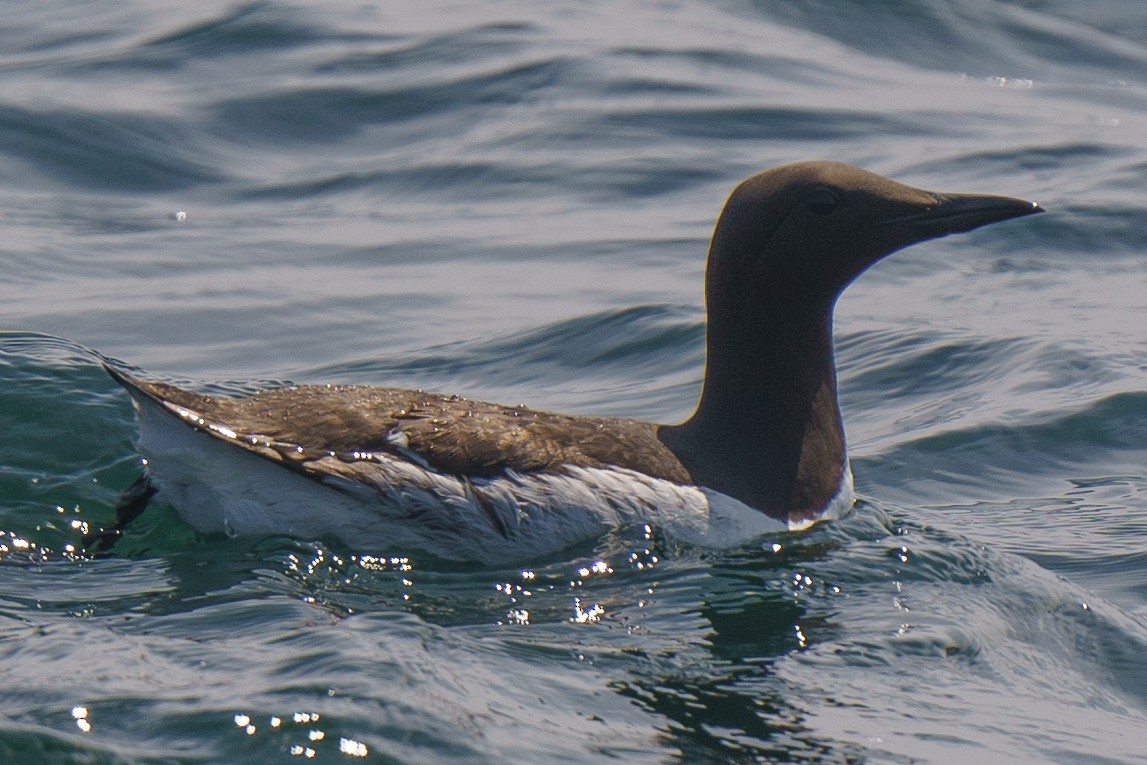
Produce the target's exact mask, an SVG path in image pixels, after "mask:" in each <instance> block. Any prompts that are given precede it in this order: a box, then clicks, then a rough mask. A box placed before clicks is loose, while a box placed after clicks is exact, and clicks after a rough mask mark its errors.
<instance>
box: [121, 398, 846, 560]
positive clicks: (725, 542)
mask: <svg viewBox="0 0 1147 765" xmlns="http://www.w3.org/2000/svg"><path fill="white" fill-rule="evenodd" d="M137 410H138V412H139V434H140V435H139V449H140V451H141V452H142V453H143V454H144V456H146V457H147V459H148V464H149V468H148V469H149V471H150V474H151V477H152V480H153V482H154V483H155V484H156V486H157V487H158V488H159V489H160V498H161V499H163V500H165V501H166V502H168V503H169V504H171V505H172V506H173V507H174V508H175V509H176V510H177V511H178V512H179V514H180V516H182V517H183V519H184V520H185V521H187V523H188V524H190V525H191V526H192V527H193V528H195V529H196V530H197V531H199V532H201V533H223V534H227V535H229V536H238V535H260V534H286V535H289V536H293V537H296V538H302V539H337V540H339V541H341V542H342V543H344V544H346V545H348V546H349V547H351V548H353V549H355V550H358V551H362V552H368V551H369V552H390V551H405V550H422V551H426V552H430V553H432V554H434V555H436V556H439V557H442V558H446V559H452V560H471V561H481V562H485V563H495V562H497V563H506V562H511V561H516V560H521V559H527V558H536V557H539V556H544V555H547V554H550V553H553V552H557V551H559V550H562V549H564V548H566V547H568V546H570V545H572V544H576V543H578V542H582V541H586V540H590V539H595V538H597V537H600V536H601V535H602V534H604V533H605V532H607V531H609V530H611V529H616V528H621V527H628V526H635V525H638V524H643V523H647V524H650V525H652V526H655V527H657V528H659V529H660V530H662V531H664V532H666V533H668V534H669V535H671V536H673V537H674V538H677V539H679V540H680V541H682V542H685V543H687V544H693V545H699V546H703V547H711V548H728V547H735V546H741V545H744V544H746V543H748V542H750V541H752V540H754V539H755V538H757V537H760V536H762V535H764V534H769V533H776V532H778V531H786V530H790V528H789V525H788V524H785V523H784V522H782V521H778V520H776V519H773V518H770V517H769V516H767V515H765V514H764V513H761V512H759V511H757V510H753V509H752V508H750V507H748V506H747V505H745V504H744V503H742V502H740V501H738V500H735V499H732V498H730V497H727V496H725V495H723V494H720V493H718V492H714V491H711V490H708V489H702V488H698V487H696V486H682V485H679V484H675V483H673V482H671V481H666V480H662V479H658V478H651V477H650V476H647V475H644V474H641V473H636V472H634V471H631V470H625V469H621V468H611V469H603V468H584V467H572V466H571V467H569V468H567V469H566V470H565V471H564V472H562V473H530V474H521V473H515V472H513V471H507V472H506V473H505V474H503V475H500V476H498V477H495V478H475V479H472V480H464V479H460V478H458V477H456V476H453V475H445V474H442V473H437V472H435V471H433V470H429V469H427V468H426V467H425V466H423V465H421V464H416V463H414V462H410V461H407V460H404V459H401V458H398V457H393V456H391V455H388V454H382V453H376V454H373V455H370V458H369V459H361V460H354V461H344V460H343V459H339V458H338V457H335V456H328V457H324V458H322V459H320V460H317V461H315V462H311V463H309V465H310V469H311V474H310V475H303V474H302V473H301V466H299V467H296V468H292V467H287V466H285V465H282V464H276V463H275V462H272V461H271V460H269V459H266V458H264V457H261V456H259V455H257V454H253V453H250V452H248V451H246V450H245V449H243V448H242V447H240V446H238V445H234V444H229V443H227V442H226V441H224V440H221V439H220V438H218V437H216V436H212V435H208V434H207V433H203V432H200V431H198V430H195V429H193V428H192V427H189V425H188V424H186V423H184V422H180V419H179V418H180V417H182V418H183V419H196V418H195V414H194V413H193V412H187V413H184V412H182V411H179V412H178V416H173V415H175V414H176V412H173V411H171V410H166V409H164V408H163V407H162V406H161V405H159V404H157V403H156V402H154V401H152V400H151V399H148V398H146V397H143V396H140V397H139V398H138V399H137ZM206 426H207V427H211V426H210V425H206ZM214 429H215V430H216V431H218V432H219V433H220V435H223V436H224V437H233V436H231V434H230V433H229V432H227V430H226V429H225V428H220V427H215V428H214ZM314 476H319V477H321V480H316V478H315V477H314ZM851 506H852V474H851V471H847V470H846V478H845V480H844V481H842V484H841V488H840V491H839V492H838V494H837V496H836V497H835V498H834V499H833V502H832V503H831V504H830V505H829V507H828V508H826V515H825V516H824V518H825V519H826V520H828V519H830V518H838V517H840V516H842V515H844V514H845V513H846V512H847V511H848V509H849V508H850V507H851ZM809 525H812V524H811V523H805V524H802V525H801V526H800V528H804V527H807V526H809ZM795 528H796V527H795V526H794V529H795Z"/></svg>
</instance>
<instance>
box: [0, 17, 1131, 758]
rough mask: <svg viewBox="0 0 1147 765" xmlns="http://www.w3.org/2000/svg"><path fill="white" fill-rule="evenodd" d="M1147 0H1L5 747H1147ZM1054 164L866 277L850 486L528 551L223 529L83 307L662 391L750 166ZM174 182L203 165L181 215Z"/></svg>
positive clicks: (337, 352)
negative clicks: (1032, 213)
mask: <svg viewBox="0 0 1147 765" xmlns="http://www.w3.org/2000/svg"><path fill="white" fill-rule="evenodd" d="M1145 41H1147V5H1144V4H1142V3H1137V2H1132V0H1094V1H1093V2H1090V3H1086V4H1080V3H1077V2H1066V0H1023V1H1021V0H1014V1H1013V0H923V1H921V2H906V1H905V0H844V1H843V2H827V1H825V0H788V1H786V2H764V1H758V2H748V1H745V0H727V1H712V2H702V0H681V1H679V2H651V1H647V2H632V1H630V0H620V2H609V3H605V2H589V3H584V2H583V3H547V4H535V3H526V2H520V1H518V0H504V1H497V2H489V3H481V4H475V3H449V2H431V3H410V2H403V1H402V0H396V1H395V2H390V3H384V4H369V3H362V2H342V1H341V0H335V1H334V2H328V3H324V4H322V5H313V6H308V5H305V4H294V5H292V4H286V3H280V2H265V3H255V4H239V3H232V2H210V1H208V2H201V3H176V2H170V1H169V0H140V1H139V2H127V1H126V0H124V1H123V2H112V3H109V2H79V3H68V4H43V3H27V4H20V5H10V6H9V7H7V8H6V9H5V23H4V24H3V25H0V75H2V76H0V178H2V179H3V183H2V184H0V266H2V268H0V329H3V330H5V332H4V333H3V334H0V429H2V432H3V434H4V438H3V439H2V440H0V677H3V680H4V687H5V692H4V693H3V694H2V695H0V762H4V763H169V762H181V763H182V762H187V763H193V762H204V763H222V762H227V763H269V762H288V761H296V760H300V759H301V760H308V759H313V760H315V761H320V762H355V761H369V762H385V763H448V762H457V763H514V762H518V763H539V762H545V763H549V762H599V761H602V760H606V759H608V760H613V761H619V762H625V763H654V762H656V763H674V762H680V763H707V762H709V763H726V762H732V763H750V762H800V763H845V762H847V763H866V762H873V763H883V762H888V763H908V762H929V763H966V762H970V761H989V762H1055V763H1097V762H1110V763H1114V762H1136V761H1141V760H1142V757H1143V754H1144V751H1145V749H1147V739H1145V737H1144V730H1147V728H1145V724H1147V661H1145V660H1144V656H1147V566H1145V563H1147V443H1145V441H1144V434H1145V433H1147V371H1145V359H1147V354H1145V347H1144V344H1145V341H1147V322H1144V320H1143V319H1142V317H1143V316H1144V315H1145V311H1147V263H1145V262H1144V256H1145V252H1144V251H1145V249H1147V201H1145V196H1144V193H1143V192H1144V189H1147V42H1145ZM810 158H829V159H837V160H843V161H847V162H852V163H855V164H859V165H862V166H864V167H867V168H869V169H871V170H875V171H877V172H881V173H884V174H887V175H891V176H893V177H895V178H896V179H898V180H901V181H904V182H907V183H911V184H914V185H918V186H922V187H925V188H930V189H934V190H945V191H978V192H987V193H998V194H1009V195H1015V196H1022V197H1025V198H1032V199H1037V200H1038V201H1039V202H1040V203H1041V204H1043V205H1044V206H1045V207H1047V208H1048V210H1049V211H1050V212H1049V213H1048V214H1047V215H1044V216H1040V217H1039V218H1036V219H1030V220H1024V221H1021V222H1016V223H1011V224H1006V225H1001V226H993V227H990V228H988V229H984V230H981V231H977V232H975V233H974V234H971V235H968V236H963V237H956V238H950V239H945V240H941V241H936V242H931V243H928V244H926V245H923V246H920V247H916V248H914V249H912V250H909V251H906V252H904V253H901V254H898V255H896V256H894V257H892V258H891V259H889V260H887V261H885V262H884V263H882V264H880V265H879V266H877V267H876V268H875V269H873V271H871V272H870V273H868V274H867V275H865V276H864V277H863V278H861V279H860V280H859V281H858V282H857V283H856V284H855V285H853V286H852V287H851V288H850V289H849V291H848V292H847V293H846V294H845V296H844V298H843V299H842V300H841V302H840V304H839V306H838V310H837V348H838V362H839V364H840V376H841V388H842V405H843V409H844V412H845V419H846V425H847V429H848V435H849V441H850V447H851V451H852V453H853V457H854V468H855V471H856V480H857V488H858V491H859V493H860V494H861V496H862V500H861V502H860V503H859V505H858V506H857V508H856V510H855V512H854V513H853V514H852V515H851V516H850V517H849V518H847V519H846V520H844V521H842V522H839V523H836V524H832V525H828V526H824V527H821V528H817V529H815V530H813V531H811V532H809V533H806V534H803V535H793V536H779V537H776V538H770V539H766V540H762V542H761V543H760V544H758V545H754V546H752V547H751V548H749V549H743V550H733V551H728V552H724V553H720V554H717V553H711V552H705V551H702V550H696V549H689V548H682V547H678V546H675V545H673V544H671V543H669V542H668V541H667V540H665V539H664V538H661V537H660V536H659V535H658V533H657V531H656V529H654V530H652V531H650V532H649V533H645V532H644V531H643V530H626V531H623V532H620V533H618V534H616V535H613V536H611V537H609V538H607V539H602V540H599V541H598V542H596V543H595V544H592V545H587V546H585V547H584V548H583V549H576V550H571V551H568V552H567V553H564V554H562V555H560V556H557V557H555V558H554V559H549V560H539V561H535V562H532V563H531V564H530V565H529V566H526V567H524V568H523V567H515V568H507V569H505V570H498V569H494V570H491V569H488V568H476V567H467V566H458V565H447V564H443V563H441V562H437V561H434V560H429V559H424V558H422V557H419V556H417V555H413V554H409V552H408V551H403V550H379V551H377V552H376V554H374V555H364V554H362V553H361V552H359V553H357V554H355V553H352V551H349V550H343V549H339V548H337V547H334V546H330V545H327V544H324V543H323V542H322V541H313V542H310V541H299V540H288V539H234V540H229V539H203V538H198V537H196V536H195V535H194V534H193V533H192V532H191V531H189V530H188V529H187V527H186V526H184V525H183V524H182V523H181V522H180V521H179V519H178V518H177V516H176V515H175V514H174V512H173V511H172V510H171V509H170V508H167V507H163V506H156V507H153V508H152V509H151V510H150V511H149V512H148V513H147V514H145V515H144V517H143V518H141V519H140V522H139V523H138V524H137V525H136V526H135V527H133V529H132V530H131V532H130V533H129V535H128V536H127V538H126V539H125V540H123V542H122V543H121V544H120V545H119V546H118V547H117V548H116V550H115V553H114V554H113V555H111V556H108V557H104V558H99V559H89V558H84V557H82V556H79V555H77V554H76V552H75V550H76V545H77V544H78V542H79V538H80V536H81V533H82V532H83V530H84V529H86V528H89V527H102V526H106V525H108V524H110V522H111V521H112V518H113V515H114V513H113V509H112V508H113V506H114V503H115V500H116V497H117V496H118V492H119V491H120V490H121V489H122V488H124V487H125V486H126V485H127V484H128V483H130V481H131V480H132V478H133V477H134V474H135V471H136V470H137V466H138V460H139V457H138V455H137V454H136V452H135V451H134V449H133V446H132V441H131V439H132V433H133V422H132V415H131V410H130V407H129V404H128V400H127V397H126V395H124V394H123V393H122V391H120V390H119V389H118V388H117V386H116V385H115V384H114V383H113V382H112V381H111V380H110V379H108V378H107V377H106V376H105V375H104V374H103V373H102V371H100V369H99V367H98V356H97V355H96V353H95V352H96V351H98V352H100V353H103V354H106V355H108V356H111V357H116V358H119V359H123V360H124V361H126V362H129V363H131V364H134V365H138V366H139V367H142V368H144V369H146V370H148V371H149V372H151V373H154V374H156V375H158V376H161V377H164V378H166V379H169V380H172V381H177V382H181V383H185V384H189V385H192V386H194V387H198V388H201V389H207V390H216V391H220V392H244V391H251V390H254V389H256V388H258V387H261V386H265V385H269V384H274V383H276V382H282V381H288V380H290V381H300V382H302V381H307V382H355V383H375V384H392V385H408V386H418V387H424V388H430V389H436V390H442V391H447V392H458V393H462V394H465V395H467V396H470V397H473V398H484V399H488V400H494V401H503V402H507V403H517V402H524V403H527V404H530V405H532V406H535V407H541V408H553V409H559V410H564V411H577V412H587V413H590V412H592V413H602V414H620V415H626V416H634V417H642V418H650V419H657V420H661V421H676V420H678V419H680V418H682V417H684V416H685V415H687V414H688V413H689V411H691V409H692V406H693V405H694V403H695V401H696V396H697V394H698V390H699V382H700V376H701V371H702V363H703V358H704V348H703V340H704V335H703V332H704V330H703V327H704V325H703V320H704V314H703V307H702V299H701V280H702V269H703V266H704V256H705V252H706V246H707V239H708V235H709V233H710V231H711V227H712V224H713V221H714V219H715V217H716V214H717V212H718V211H719V209H720V206H721V204H722V202H723V200H724V198H725V195H726V194H727V193H728V192H729V190H731V189H732V187H733V186H734V185H735V184H736V183H737V182H739V181H740V180H741V179H743V178H744V177H747V176H748V175H750V174H753V173H755V172H758V171H760V170H763V169H766V168H768V167H771V166H774V165H777V164H782V163H785V162H790V161H795V160H801V159H810ZM177 213H182V214H181V215H180V214H177Z"/></svg>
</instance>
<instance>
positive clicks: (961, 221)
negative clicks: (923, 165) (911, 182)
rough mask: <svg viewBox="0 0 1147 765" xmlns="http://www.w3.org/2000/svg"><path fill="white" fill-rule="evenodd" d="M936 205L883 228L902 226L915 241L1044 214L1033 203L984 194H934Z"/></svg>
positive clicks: (901, 218)
mask: <svg viewBox="0 0 1147 765" xmlns="http://www.w3.org/2000/svg"><path fill="white" fill-rule="evenodd" d="M932 196H933V197H934V198H935V199H936V204H935V205H930V206H928V208H927V209H924V210H921V211H920V212H915V213H911V214H909V215H902V216H899V217H896V218H893V219H891V220H886V221H884V222H883V225H886V226H888V225H892V226H897V227H903V228H904V229H905V230H906V231H909V232H911V233H912V234H913V235H914V237H915V238H916V239H917V241H923V240H925V239H934V238H936V237H939V236H947V235H948V234H961V233H964V232H966V231H972V230H973V229H977V228H979V227H980V226H986V225H988V224H989V223H999V222H1000V221H1005V220H1011V219H1012V218H1021V217H1023V216H1025V215H1034V214H1035V213H1041V212H1043V211H1044V210H1043V208H1042V207H1040V206H1039V204H1037V203H1036V202H1029V201H1027V200H1026V199H1014V198H1012V197H1000V196H990V195H984V194H933V195H932Z"/></svg>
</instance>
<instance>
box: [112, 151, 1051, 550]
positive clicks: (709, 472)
mask: <svg viewBox="0 0 1147 765" xmlns="http://www.w3.org/2000/svg"><path fill="white" fill-rule="evenodd" d="M1038 212H1041V209H1040V207H1039V206H1038V205H1036V204H1034V203H1032V202H1026V201H1023V200H1019V199H1011V198H1008V197H997V196H982V195H963V194H947V195H945V194H936V193H933V192H928V191H923V190H920V189H915V188H912V187H910V186H905V185H903V184H900V183H897V182H895V181H892V180H889V179H887V178H883V177H881V176H879V175H876V174H875V173H870V172H867V171H865V170H861V169H858V168H855V167H851V166H849V165H844V164H840V163H835V162H803V163H799V164H794V165H787V166H785V167H780V168H776V169H774V170H770V171H768V172H765V173H761V174H760V175H756V176H754V177H752V178H750V179H748V180H747V181H745V182H744V183H742V184H741V185H740V186H738V187H737V188H736V189H735V190H734V191H733V193H732V195H731V196H730V197H729V199H728V201H727V202H726V204H725V207H724V210H723V211H722V213H721V216H720V218H719V219H718V222H717V227H716V230H715V231H714V234H713V239H712V244H711V246H710V249H709V260H708V267H707V270H706V307H707V311H708V328H707V336H706V342H707V359H706V370H705V380H704V387H703V390H702V394H701V399H700V402H699V403H698V405H697V409H696V411H695V412H694V414H693V415H692V416H691V417H690V418H689V419H688V420H686V421H685V422H683V423H681V424H680V425H656V424H653V423H647V422H638V421H634V420H626V419H618V418H606V417H576V416H571V415H563V414H553V413H549V412H539V411H536V410H532V409H527V408H524V407H507V406H500V405H497V404H489V403H484V402H478V401H468V400H466V399H463V398H459V397H456V396H442V395H438V394H433V393H424V392H422V391H412V390H398V389H387V388H371V387H358V386H353V387H341V386H298V387H290V388H284V389H281V390H271V391H266V392H263V393H259V394H256V395H254V396H250V397H246V398H221V397H212V396H203V395H199V394H196V393H192V392H188V391H184V390H180V389H178V388H175V387H173V386H170V385H165V384H163V383H155V382H143V381H140V380H138V379H135V378H134V377H130V376H128V375H126V374H124V373H122V372H118V371H116V370H114V369H111V368H109V372H110V373H111V374H112V375H113V376H114V377H115V378H116V379H117V380H119V381H120V382H121V383H122V384H123V385H124V386H125V387H126V388H128V390H129V391H130V392H131V393H132V395H133V396H135V397H136V398H137V399H141V398H146V399H147V400H148V401H150V402H155V403H158V404H159V405H160V407H161V408H162V409H163V410H165V411H167V412H169V413H171V414H172V415H173V416H176V417H180V418H181V419H182V420H183V421H184V422H185V423H187V424H188V425H190V426H192V427H193V428H196V429H198V430H201V431H203V432H205V433H208V434H210V435H211V436H213V437H215V438H218V439H222V440H224V441H226V442H228V443H231V444H234V445H236V446H238V447H241V448H243V449H245V450H247V451H249V452H253V453H255V454H257V455H259V456H261V457H266V458H268V459H270V460H272V461H274V462H278V463H280V464H284V465H287V466H290V467H291V468H292V469H294V470H295V471H297V472H302V473H304V474H306V475H310V476H311V477H315V478H323V477H324V476H325V475H329V474H330V473H331V471H334V472H338V473H340V474H342V473H344V472H350V473H354V472H355V470H356V469H357V468H358V467H361V466H356V465H349V464H347V463H353V462H357V461H363V460H372V459H375V455H383V454H385V455H390V456H391V457H397V458H400V459H402V460H408V461H410V462H411V463H413V464H417V465H420V466H422V467H426V468H428V469H429V470H430V471H433V472H434V473H436V474H441V475H450V476H454V477H456V479H457V480H458V481H461V482H463V483H466V482H468V481H470V480H471V479H473V480H475V481H477V480H479V479H483V478H490V479H492V478H494V477H496V476H499V475H505V474H507V471H512V472H513V473H516V474H537V475H541V476H544V474H556V473H561V472H562V471H568V470H569V469H571V468H610V469H615V468H616V469H618V470H619V471H631V473H640V474H644V475H645V476H648V477H650V478H653V479H663V480H664V481H668V482H670V483H671V484H674V485H679V486H688V487H700V488H703V489H704V490H705V492H706V493H705V496H706V497H712V496H721V497H725V498H731V499H733V500H736V501H737V502H738V503H740V504H741V505H742V506H745V507H747V508H751V510H750V511H749V514H750V515H753V513H752V510H756V511H759V512H760V513H763V514H764V515H767V516H769V517H771V518H774V519H777V520H779V521H781V522H782V523H784V524H787V525H789V526H790V527H794V528H799V527H803V526H805V525H807V524H808V523H811V522H813V521H815V520H817V519H819V518H821V517H822V514H823V513H824V512H825V511H826V508H829V507H839V506H841V503H844V505H843V506H844V507H847V503H849V502H851V497H852V493H851V492H852V488H851V487H852V484H851V473H850V471H849V468H848V455H847V450H846V447H845V436H844V428H843V423H842V420H841V414H840V409H839V406H838V404H837V383H836V366H835V359H834V354H833V344H832V332H833V327H832V323H833V315H832V314H833V308H834V305H835V303H836V299H837V298H838V297H839V295H840V293H841V292H842V291H843V290H844V289H845V287H847V286H848V284H849V283H851V282H852V280H853V279H855V278H856V277H857V276H859V275H860V274H861V273H863V272H864V271H865V269H867V268H868V267H870V266H871V265H872V264H874V263H876V262H877V261H879V260H880V259H882V258H884V257H885V256H887V255H889V254H890V253H892V252H895V251H897V250H899V249H901V248H903V247H906V246H908V245H911V244H913V243H916V242H920V241H924V240H926V239H931V238H934V237H939V236H944V235H947V234H952V233H957V232H963V231H970V230H972V229H975V228H978V227H979V226H983V225H987V224H989V223H994V222H997V221H1003V220H1008V219H1010V218H1016V217H1020V216H1024V215H1030V214H1032V213H1038ZM180 410H188V411H180ZM332 455H333V456H335V457H337V458H339V460H342V462H339V463H338V465H341V467H337V466H333V465H332V461H331V459H330V458H331V456H332ZM177 467H178V465H177ZM156 478H157V479H160V480H161V479H162V476H156ZM180 480H181V481H183V482H185V483H186V482H187V481H188V480H189V479H188V478H187V476H182V477H181V479H180ZM204 480H207V481H210V476H205V477H204ZM467 485H468V484H467ZM145 486H146V484H144V485H141V486H137V487H136V489H137V491H136V492H135V496H138V497H142V500H141V501H142V502H146V499H147V497H150V493H149V492H147V491H145V490H144V488H145ZM136 504H138V503H136ZM834 512H835V510H834ZM754 517H756V516H754Z"/></svg>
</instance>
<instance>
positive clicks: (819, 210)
mask: <svg viewBox="0 0 1147 765" xmlns="http://www.w3.org/2000/svg"><path fill="white" fill-rule="evenodd" d="M839 205H840V198H839V197H838V196H837V195H836V192H835V191H833V190H832V189H828V188H825V187H823V186H821V187H820V188H816V189H813V190H812V191H811V192H810V193H809V197H808V209H809V212H811V213H812V214H813V215H828V214H829V213H830V212H832V211H833V210H835V209H836V208H837V206H839Z"/></svg>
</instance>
